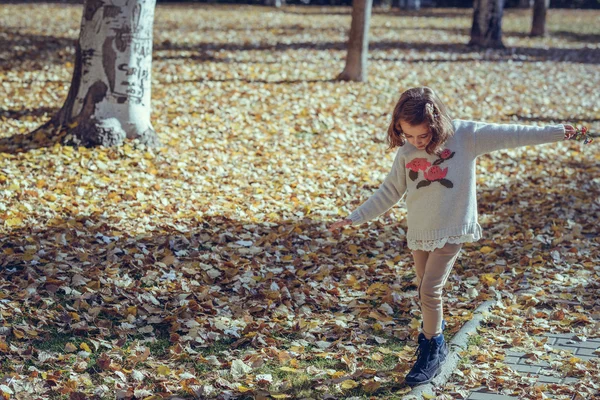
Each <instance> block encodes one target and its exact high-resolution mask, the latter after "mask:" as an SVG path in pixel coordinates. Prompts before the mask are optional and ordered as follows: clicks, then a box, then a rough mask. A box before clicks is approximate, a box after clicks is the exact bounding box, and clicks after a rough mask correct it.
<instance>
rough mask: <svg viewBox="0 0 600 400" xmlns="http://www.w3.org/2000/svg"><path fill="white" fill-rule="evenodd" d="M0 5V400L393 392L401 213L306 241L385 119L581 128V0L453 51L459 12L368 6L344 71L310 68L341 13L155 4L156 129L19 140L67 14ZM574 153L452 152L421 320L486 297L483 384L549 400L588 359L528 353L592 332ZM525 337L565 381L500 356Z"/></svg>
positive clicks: (472, 355)
mask: <svg viewBox="0 0 600 400" xmlns="http://www.w3.org/2000/svg"><path fill="white" fill-rule="evenodd" d="M30 7H31V5H4V6H2V8H0V268H1V271H0V393H1V394H2V395H3V396H4V397H5V398H19V399H29V398H33V397H35V398H72V399H82V398H88V397H92V396H96V398H107V399H108V398H115V396H117V397H121V398H148V397H150V396H156V397H152V398H161V397H165V396H171V395H179V396H181V397H192V396H196V397H198V398H211V397H216V396H221V398H231V397H232V396H233V397H236V396H239V397H240V398H252V397H254V398H257V399H261V398H269V396H271V398H279V399H283V398H302V397H312V398H322V399H326V398H330V399H331V398H343V397H345V398H352V397H354V398H386V399H389V398H399V397H400V396H401V394H402V393H406V392H407V391H408V388H407V387H406V385H405V384H404V375H405V374H406V372H407V371H408V369H409V368H410V366H411V365H412V360H413V359H412V356H413V353H414V349H415V337H416V334H417V329H418V326H419V323H420V312H419V309H418V305H417V303H416V291H415V289H416V286H415V280H414V278H415V275H414V273H413V270H412V264H411V257H410V253H409V251H408V250H407V248H406V247H405V242H404V229H405V208H404V207H403V206H402V204H400V205H399V206H396V207H394V208H393V209H392V210H391V211H390V212H389V213H387V214H386V215H385V216H383V217H381V218H379V219H378V220H376V221H373V222H372V223H370V224H366V225H364V226H361V227H360V228H350V229H346V230H345V231H343V232H342V233H341V234H331V233H329V232H328V231H327V229H326V227H327V225H328V224H329V223H331V222H332V221H334V220H336V219H337V218H340V217H342V216H345V215H346V214H347V213H348V212H349V211H351V210H353V209H354V208H355V207H356V206H358V205H359V204H360V203H361V202H362V201H364V200H365V199H366V198H368V196H369V195H370V194H371V193H372V192H373V191H374V190H375V189H376V188H377V187H378V185H379V183H380V182H381V180H382V179H383V177H384V176H385V174H387V171H388V169H389V167H390V166H391V161H392V158H393V154H392V153H391V152H389V151H386V150H385V143H384V142H383V140H384V135H385V131H386V127H387V124H388V122H389V118H390V111H391V110H392V107H393V106H394V104H395V102H396V101H397V99H398V97H399V94H400V93H401V91H403V90H404V89H407V88H409V87H412V86H417V85H427V86H431V87H433V88H434V89H436V90H437V92H438V93H439V95H440V97H441V98H442V99H443V100H444V102H445V103H446V104H447V106H448V107H449V109H450V110H451V112H452V114H453V116H454V117H456V118H463V119H481V120H487V121H494V122H523V123H530V124H546V123H563V122H565V123H568V122H570V123H574V124H585V125H588V126H589V127H590V128H591V129H592V131H596V132H597V131H598V130H600V129H599V128H600V95H599V92H598V82H600V66H599V63H600V46H599V39H600V29H599V28H598V24H597V21H598V19H599V18H600V13H599V12H597V11H589V10H587V11H559V10H551V12H550V13H549V21H548V27H549V30H550V32H551V35H550V36H549V37H547V38H543V39H541V38H538V39H531V38H528V37H527V32H528V30H529V26H530V25H529V24H530V18H531V15H530V13H529V11H512V10H507V12H506V14H505V19H504V23H503V27H504V32H505V36H504V41H505V44H506V45H507V50H501V51H478V50H476V49H471V48H468V47H467V46H466V45H465V44H466V43H467V42H468V39H469V28H470V23H471V11H470V10H453V9H435V10H430V9H426V10H423V11H421V12H419V13H405V12H403V13H400V12H391V13H390V12H388V13H384V12H382V11H376V13H375V15H374V16H373V20H372V29H371V32H372V36H371V52H370V55H371V63H370V65H369V75H370V77H369V82H368V83H343V82H336V81H335V80H334V78H335V76H336V75H337V74H338V73H339V72H341V70H342V69H343V66H344V60H345V54H346V53H345V46H346V45H345V41H346V37H347V29H348V27H349V26H350V9H349V8H328V9H325V8H315V7H306V8H300V7H297V8H284V9H283V10H275V9H271V8H265V7H233V6H222V7H218V6H205V5H203V6H199V5H192V4H187V5H170V6H164V5H163V6H159V7H158V8H157V10H156V21H155V30H154V32H155V35H154V63H153V77H152V81H153V87H152V90H153V93H152V97H153V104H152V106H153V114H152V117H153V124H154V127H155V129H156V130H157V132H158V135H159V137H160V139H161V141H162V143H163V145H164V147H163V148H161V149H155V150H153V149H146V148H143V147H141V146H137V145H135V143H130V144H127V145H125V146H124V147H122V148H116V149H105V148H95V149H85V148H71V147H62V146H59V145H58V144H55V143H53V142H52V141H48V140H46V139H45V138H44V137H43V135H38V136H35V137H31V135H28V133H29V132H32V131H34V130H35V128H37V127H38V126H40V125H41V124H43V123H44V122H45V121H47V120H48V119H49V118H50V116H51V115H53V113H55V112H56V111H57V110H58V108H59V107H60V106H61V105H62V103H63V101H64V99H65V97H66V95H67V91H68V86H69V83H70V77H71V73H72V69H73V65H72V62H73V60H74V41H75V40H76V38H77V35H78V29H79V23H80V17H81V12H82V8H81V6H80V5H64V4H51V5H44V4H35V6H34V8H33V10H32V9H31V8H30ZM598 150H599V146H598V144H597V143H594V144H592V145H590V146H587V147H585V148H583V147H582V146H581V145H580V144H579V143H573V142H568V143H559V144H553V145H544V146H538V147H528V148H521V149H517V150H510V151H500V152H496V153H494V154H492V155H489V156H485V157H482V158H481V159H480V162H479V166H478V173H479V175H478V196H479V213H480V222H481V224H482V226H483V228H484V230H485V237H484V239H483V240H481V241H480V242H478V243H474V244H468V245H466V246H464V248H463V252H462V256H461V258H460V260H459V261H458V263H457V265H456V268H455V271H454V273H453V274H452V275H451V277H450V279H449V282H448V286H447V287H446V293H447V296H446V299H447V301H446V303H445V308H446V320H447V321H448V329H447V332H446V334H447V336H448V338H450V337H451V336H452V334H453V333H454V332H456V331H457V330H458V329H460V328H461V326H462V324H463V323H464V322H465V321H467V320H469V319H470V317H471V313H472V311H473V310H474V309H475V308H476V307H477V306H478V305H479V304H480V303H481V302H482V301H484V300H487V299H498V304H497V307H495V308H494V310H493V312H492V314H491V315H490V317H489V318H488V319H487V322H486V324H485V325H484V329H482V330H481V331H480V332H479V335H480V337H479V338H478V340H477V342H476V345H474V346H472V347H471V348H470V349H469V351H468V352H467V354H465V355H464V357H465V359H464V362H463V363H462V364H461V367H460V370H459V371H458V372H457V373H458V375H455V376H454V378H453V381H454V383H450V384H448V385H447V386H446V387H445V388H442V389H440V395H442V396H445V397H444V398H460V396H461V394H466V393H467V392H468V390H469V389H470V388H473V387H480V386H487V387H489V388H491V389H493V390H496V391H501V390H502V391H504V392H505V393H508V394H514V395H515V396H517V397H519V398H523V399H525V398H542V396H543V395H542V393H543V392H545V393H548V394H554V395H555V396H556V398H559V399H560V398H564V399H567V398H571V397H572V396H573V395H574V394H575V393H576V392H579V393H583V395H582V396H584V397H583V398H587V397H585V396H586V393H589V391H590V390H592V389H593V388H594V385H596V386H597V385H598V380H597V376H598V373H599V361H598V360H595V361H591V362H587V363H586V362H583V361H581V360H576V359H574V358H573V357H571V356H570V355H568V354H564V353H561V352H557V351H554V350H553V349H550V348H545V347H544V344H543V342H542V341H540V340H538V339H535V338H536V337H540V336H542V335H543V334H544V333H546V332H573V333H574V334H577V335H578V336H579V337H581V338H582V340H583V339H584V338H587V337H593V336H595V337H597V336H598V335H599V333H598V332H599V329H600V323H599V322H598V321H600V304H599V302H598V296H597V293H598V290H599V289H600V283H599V274H600V265H599V262H598V261H599V250H600V238H599V236H598V216H599V214H600V203H599V196H600V180H599V170H600V168H599V161H600V152H599V151H598ZM507 349H517V350H523V349H525V350H526V351H527V352H530V353H531V354H532V357H539V358H544V359H547V360H549V361H551V362H552V363H553V365H555V367H556V368H555V369H556V371H558V373H560V374H562V375H569V376H576V377H580V378H581V380H580V383H579V384H577V385H575V386H571V387H566V386H556V385H554V386H553V385H548V386H545V387H543V386H539V385H538V386H537V387H536V389H535V390H532V387H533V386H534V385H535V384H536V382H535V380H532V379H531V378H528V377H526V376H522V375H519V374H517V373H515V372H511V371H510V370H508V369H507V368H506V367H505V366H504V365H503V364H502V356H503V354H504V352H505V351H506V350H507Z"/></svg>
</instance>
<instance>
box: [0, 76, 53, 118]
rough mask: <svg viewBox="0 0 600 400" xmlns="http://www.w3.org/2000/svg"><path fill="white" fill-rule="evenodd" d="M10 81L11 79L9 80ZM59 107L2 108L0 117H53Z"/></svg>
mask: <svg viewBox="0 0 600 400" xmlns="http://www.w3.org/2000/svg"><path fill="white" fill-rule="evenodd" d="M8 82H10V81H8ZM58 110H59V109H58V107H39V108H35V109H31V108H22V109H20V110H14V109H6V108H0V117H4V118H8V119H19V118H21V117H24V116H29V117H44V116H47V117H52V116H53V115H54V114H56V113H57V112H58Z"/></svg>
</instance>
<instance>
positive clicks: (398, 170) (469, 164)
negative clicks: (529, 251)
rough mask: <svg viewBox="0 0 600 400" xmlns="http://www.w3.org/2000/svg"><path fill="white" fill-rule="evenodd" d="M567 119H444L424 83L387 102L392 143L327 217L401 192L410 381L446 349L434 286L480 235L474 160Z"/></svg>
mask: <svg viewBox="0 0 600 400" xmlns="http://www.w3.org/2000/svg"><path fill="white" fill-rule="evenodd" d="M574 134H575V129H574V128H573V127H572V126H571V125H549V126H543V127H534V126H523V125H498V124H487V123H483V122H472V121H463V120H451V119H450V117H449V116H448V113H447V111H446V109H445V107H444V105H443V104H442V102H441V101H440V99H439V98H438V97H437V96H436V95H435V94H434V92H433V90H431V89H430V88H427V87H419V88H413V89H409V90H407V91H406V92H404V93H403V94H402V96H401V97H400V100H399V101H398V104H396V107H395V108H394V113H393V116H392V122H391V124H390V126H389V129H388V134H387V141H388V144H389V148H390V149H393V148H396V147H400V149H399V150H398V151H397V153H396V157H395V159H394V163H393V165H392V170H391V172H390V173H389V174H388V176H387V177H386V178H385V180H384V181H383V184H382V185H381V186H380V187H379V189H378V190H377V191H376V192H375V193H374V194H373V195H372V196H371V197H370V198H369V199H368V200H367V201H366V202H365V203H364V204H362V205H361V206H360V207H359V208H358V209H356V210H355V211H354V212H352V214H350V215H349V216H348V218H346V219H344V220H341V221H338V222H336V223H334V224H332V225H331V227H330V228H329V229H330V230H331V231H334V230H336V229H339V228H341V227H343V226H345V225H350V224H353V225H358V224H362V223H363V222H367V221H369V220H371V219H373V218H375V217H377V216H379V215H380V214H382V213H384V212H385V211H387V210H388V209H389V208H391V207H392V206H393V205H394V204H396V203H397V202H398V201H399V200H400V198H402V197H403V196H404V194H405V193H406V208H407V221H408V232H407V235H406V237H407V241H408V247H409V248H410V249H411V250H412V255H413V258H414V262H415V268H416V273H417V280H418V282H419V300H420V303H421V313H422V319H423V322H422V325H421V327H422V332H420V333H419V337H418V343H419V348H418V350H417V354H418V356H417V360H416V362H415V365H414V366H413V368H412V369H411V371H410V372H409V373H408V375H407V376H406V383H407V384H409V385H411V386H415V385H419V384H422V383H428V382H431V380H433V378H435V377H436V376H437V375H438V374H439V372H440V370H441V364H442V363H443V361H444V359H445V358H446V356H447V354H448V349H447V346H446V344H445V342H444V335H443V334H442V329H443V325H442V323H443V318H442V289H443V288H444V285H445V284H446V280H447V279H448V276H449V275H450V271H451V270H452V267H453V265H454V262H455V261H456V258H457V257H458V253H459V251H460V249H461V247H462V243H466V242H475V241H477V240H478V239H480V238H481V226H480V225H479V224H478V222H477V200H476V191H475V182H476V181H475V160H476V159H477V157H478V156H480V155H482V154H485V153H489V152H491V151H494V150H499V149H506V148H513V147H518V146H526V145H535V144H542V143H550V142H556V141H558V140H561V139H563V138H565V139H568V138H570V137H571V136H572V135H574Z"/></svg>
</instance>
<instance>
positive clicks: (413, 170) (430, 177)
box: [406, 149, 455, 189]
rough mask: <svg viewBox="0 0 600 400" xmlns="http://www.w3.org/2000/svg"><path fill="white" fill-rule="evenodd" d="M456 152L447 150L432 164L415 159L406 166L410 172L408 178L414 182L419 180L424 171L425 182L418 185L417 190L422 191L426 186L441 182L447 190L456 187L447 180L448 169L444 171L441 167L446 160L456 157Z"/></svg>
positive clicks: (425, 160) (422, 159)
mask: <svg viewBox="0 0 600 400" xmlns="http://www.w3.org/2000/svg"><path fill="white" fill-rule="evenodd" d="M454 154H455V152H453V151H452V150H450V149H445V150H444V151H442V152H441V153H440V154H439V156H438V159H437V160H435V161H434V162H433V164H431V163H430V162H429V161H427V159H426V158H415V159H413V160H412V161H411V162H409V163H408V164H406V168H407V169H409V170H410V171H409V172H408V176H409V177H410V179H412V180H413V181H416V180H417V179H419V171H423V175H424V177H425V180H422V181H421V182H419V183H418V184H417V189H420V188H422V187H425V186H429V185H431V183H432V182H439V183H440V184H441V185H442V186H445V187H447V188H452V187H454V184H453V183H452V182H451V181H449V180H448V179H446V175H447V174H448V167H446V168H444V169H442V168H440V167H439V165H440V164H441V163H443V162H444V161H446V160H449V159H451V158H452V157H454Z"/></svg>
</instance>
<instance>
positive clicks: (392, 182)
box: [348, 151, 406, 225]
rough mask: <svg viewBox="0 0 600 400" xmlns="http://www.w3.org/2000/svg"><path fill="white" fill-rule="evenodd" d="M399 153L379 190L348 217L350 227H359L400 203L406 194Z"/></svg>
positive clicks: (404, 175)
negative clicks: (350, 221)
mask: <svg viewBox="0 0 600 400" xmlns="http://www.w3.org/2000/svg"><path fill="white" fill-rule="evenodd" d="M400 153H401V152H400V151H398V152H397V153H396V158H395V159H394V164H393V165H392V170H391V171H390V172H389V174H388V175H387V177H386V178H385V180H384V181H383V183H382V184H381V186H380V187H379V189H377V190H376V191H375V193H373V195H371V197H370V198H369V199H368V200H367V201H365V202H364V203H363V204H362V205H361V206H360V207H358V208H357V209H356V210H354V212H352V213H351V214H350V215H349V216H348V218H349V219H350V220H352V225H359V224H362V223H363V222H367V221H369V220H372V219H373V218H376V217H378V216H379V215H381V214H383V213H384V212H386V211H387V210H389V209H390V208H391V207H392V206H393V205H394V204H396V203H397V202H398V201H400V199H401V198H402V196H403V195H404V193H405V192H406V173H405V171H404V168H405V167H404V161H403V157H402V156H401V155H400Z"/></svg>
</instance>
